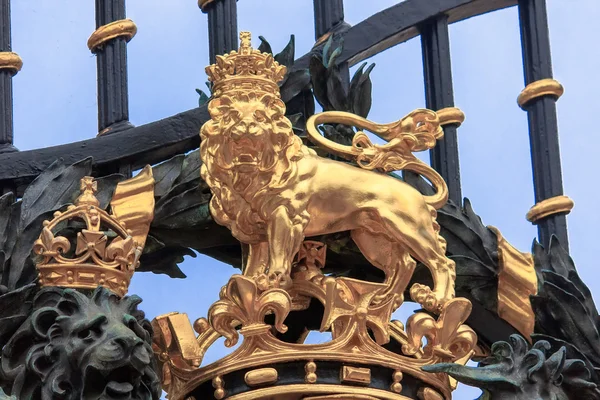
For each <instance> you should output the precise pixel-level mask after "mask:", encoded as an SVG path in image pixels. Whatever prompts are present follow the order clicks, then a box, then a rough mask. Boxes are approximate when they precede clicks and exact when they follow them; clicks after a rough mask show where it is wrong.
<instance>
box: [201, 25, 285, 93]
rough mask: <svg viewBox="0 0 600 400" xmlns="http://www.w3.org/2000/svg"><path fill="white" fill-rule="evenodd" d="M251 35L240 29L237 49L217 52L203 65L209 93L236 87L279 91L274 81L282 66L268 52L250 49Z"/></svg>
mask: <svg viewBox="0 0 600 400" xmlns="http://www.w3.org/2000/svg"><path fill="white" fill-rule="evenodd" d="M251 38H252V36H251V34H250V32H240V48H239V50H238V51H235V50H232V51H231V52H230V53H229V54H227V55H224V56H217V62H216V64H212V65H210V66H208V67H206V74H207V75H208V80H209V81H211V82H212V83H213V89H212V91H213V96H215V97H219V96H221V95H223V94H224V93H226V92H231V91H237V90H240V89H243V90H252V91H261V92H266V93H272V94H275V95H279V86H278V85H277V83H278V82H279V81H281V80H282V79H283V77H284V76H285V71H286V68H285V66H283V65H279V63H278V62H277V61H275V59H274V58H273V55H272V54H269V53H262V52H260V51H259V50H256V49H253V48H252V44H251Z"/></svg>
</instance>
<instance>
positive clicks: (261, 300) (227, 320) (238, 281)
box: [208, 275, 292, 347]
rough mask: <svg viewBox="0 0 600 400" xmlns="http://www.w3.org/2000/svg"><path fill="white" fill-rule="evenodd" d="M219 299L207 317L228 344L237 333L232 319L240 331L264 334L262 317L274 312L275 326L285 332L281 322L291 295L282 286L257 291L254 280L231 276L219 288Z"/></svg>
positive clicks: (229, 345)
mask: <svg viewBox="0 0 600 400" xmlns="http://www.w3.org/2000/svg"><path fill="white" fill-rule="evenodd" d="M219 297H220V300H219V301H217V302H216V303H214V304H213V305H212V306H211V307H210V309H209V310H208V320H209V322H210V324H211V325H212V327H213V328H214V330H215V331H217V332H218V333H219V334H221V335H223V336H224V337H225V338H226V340H225V345H226V346H227V347H231V346H234V345H235V344H236V343H237V341H238V339H239V334H238V331H237V330H236V329H235V327H234V326H235V324H234V322H236V321H237V322H239V323H240V324H241V325H242V329H241V333H242V334H244V335H245V336H250V335H252V334H254V333H260V334H264V333H265V329H264V328H266V329H267V330H268V329H269V328H270V326H269V325H267V324H265V322H264V320H265V316H266V315H267V314H268V313H273V314H274V316H275V323H274V327H275V329H277V330H278V331H279V332H281V333H284V332H286V331H287V327H286V326H285V325H284V324H283V321H284V320H285V318H286V317H287V315H288V314H289V312H290V309H291V307H292V299H291V298H290V295H289V294H288V293H287V292H286V291H285V290H283V289H278V288H274V289H267V290H265V291H260V290H259V289H258V285H257V283H256V281H255V280H254V279H252V278H248V277H246V276H242V275H233V276H232V277H231V278H230V279H229V282H228V283H227V285H226V286H224V287H223V289H221V293H220V296H219Z"/></svg>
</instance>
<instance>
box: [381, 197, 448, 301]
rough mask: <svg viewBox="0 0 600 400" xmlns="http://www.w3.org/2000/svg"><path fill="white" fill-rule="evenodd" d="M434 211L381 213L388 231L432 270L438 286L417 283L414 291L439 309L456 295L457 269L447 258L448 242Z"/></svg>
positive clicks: (420, 297) (421, 298) (415, 294)
mask: <svg viewBox="0 0 600 400" xmlns="http://www.w3.org/2000/svg"><path fill="white" fill-rule="evenodd" d="M430 211H431V210H429V209H427V213H426V214H424V213H423V214H422V215H418V214H417V215H412V216H410V218H408V217H406V216H404V215H400V216H397V215H396V214H395V213H392V212H385V211H381V210H380V212H379V214H380V217H381V221H382V223H383V224H384V225H385V227H386V228H387V229H386V231H387V232H388V234H389V235H390V236H391V237H393V238H394V239H395V240H396V241H398V242H399V243H402V244H403V245H404V248H406V249H407V250H408V251H409V252H410V253H411V255H412V256H414V257H415V258H416V259H417V260H419V261H420V262H422V263H423V264H424V265H425V266H426V267H427V268H428V269H429V271H430V273H431V276H432V278H433V284H434V289H433V290H431V289H430V288H429V287H427V286H425V285H422V284H415V285H413V287H412V288H411V290H410V293H411V297H412V298H413V300H415V301H416V302H418V303H419V304H421V305H422V306H423V307H424V308H425V309H427V310H429V311H434V312H437V311H439V310H440V309H441V307H442V306H443V305H444V304H445V303H446V302H448V301H449V300H451V299H453V298H454V280H455V278H456V271H455V264H454V261H452V260H450V259H449V258H447V257H446V254H445V253H446V241H445V240H444V238H442V237H441V236H440V235H439V233H438V232H437V230H438V229H436V228H437V227H438V226H439V225H437V222H436V221H435V219H434V217H433V216H432V215H431V212H430ZM419 217H420V218H419Z"/></svg>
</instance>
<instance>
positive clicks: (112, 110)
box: [95, 0, 132, 134]
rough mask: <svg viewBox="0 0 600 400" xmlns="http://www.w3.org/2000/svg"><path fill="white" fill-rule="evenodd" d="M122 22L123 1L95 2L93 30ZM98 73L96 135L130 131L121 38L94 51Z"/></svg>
mask: <svg viewBox="0 0 600 400" xmlns="http://www.w3.org/2000/svg"><path fill="white" fill-rule="evenodd" d="M122 19H125V0H96V29H98V28H100V27H101V26H103V25H106V24H109V23H111V22H114V21H118V20H122ZM95 52H96V57H97V60H96V63H97V70H98V132H100V134H108V133H115V132H117V131H120V130H123V129H128V128H131V127H132V125H131V124H130V123H129V98H128V88H127V39H126V38H125V37H123V36H120V37H117V38H114V39H111V40H109V41H108V42H106V43H105V44H104V45H102V46H101V47H100V48H98V49H97V50H95Z"/></svg>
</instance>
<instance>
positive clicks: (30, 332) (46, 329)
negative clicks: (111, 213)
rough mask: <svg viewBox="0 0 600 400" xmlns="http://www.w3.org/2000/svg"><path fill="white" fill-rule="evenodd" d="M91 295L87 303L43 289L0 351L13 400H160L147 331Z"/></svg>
mask: <svg viewBox="0 0 600 400" xmlns="http://www.w3.org/2000/svg"><path fill="white" fill-rule="evenodd" d="M140 301H141V300H140V299H139V298H138V297H137V296H131V297H125V298H123V299H122V300H121V299H119V298H118V297H117V296H115V295H114V294H112V293H111V292H109V291H108V290H107V289H104V288H98V289H96V290H95V291H94V293H93V294H92V296H91V298H89V297H87V296H85V295H83V294H81V293H79V292H77V291H74V290H68V289H67V290H63V289H54V288H49V289H42V290H41V291H40V293H39V294H38V295H37V296H36V299H35V300H34V309H33V313H32V315H31V317H30V318H29V323H28V322H27V321H26V322H25V323H24V324H23V326H22V327H21V328H20V329H19V331H18V332H17V334H15V336H14V337H13V338H12V339H11V341H10V342H9V343H8V344H7V346H6V347H5V348H4V354H3V357H2V372H3V374H4V375H5V376H8V377H12V378H13V379H14V381H15V383H14V385H13V390H12V394H13V395H16V396H17V398H31V399H44V400H45V399H69V400H70V399H73V400H75V399H106V400H108V399H115V400H116V399H128V400H142V399H143V400H150V399H158V398H159V397H160V383H159V379H158V376H157V374H156V372H155V370H154V367H155V361H154V358H153V353H152V348H151V337H152V328H151V326H150V323H149V322H148V321H147V320H145V319H144V318H143V313H141V311H138V310H137V304H138V303H139V302H140Z"/></svg>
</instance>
